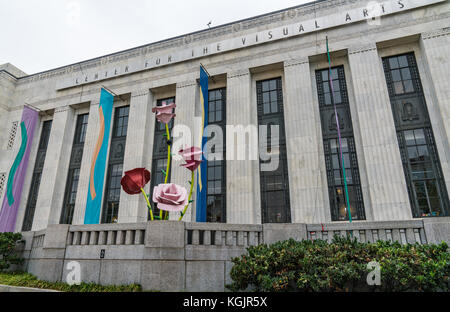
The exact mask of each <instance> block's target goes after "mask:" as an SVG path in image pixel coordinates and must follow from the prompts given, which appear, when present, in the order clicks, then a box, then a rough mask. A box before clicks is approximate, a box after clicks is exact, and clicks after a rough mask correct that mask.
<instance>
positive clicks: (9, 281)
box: [0, 272, 142, 292]
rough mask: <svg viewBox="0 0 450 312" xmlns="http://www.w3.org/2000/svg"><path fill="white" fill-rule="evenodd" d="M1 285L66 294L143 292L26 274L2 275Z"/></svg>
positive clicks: (134, 289)
mask: <svg viewBox="0 0 450 312" xmlns="http://www.w3.org/2000/svg"><path fill="white" fill-rule="evenodd" d="M0 284H2V285H8V286H18V287H31V288H39V289H53V290H59V291H65V292H141V291H142V288H141V286H140V285H127V286H101V285H97V284H93V283H90V284H87V283H81V285H72V286H70V285H69V284H66V283H61V282H56V283H52V282H45V281H40V280H38V279H37V278H36V277H35V276H33V275H31V274H29V273H24V272H12V273H0Z"/></svg>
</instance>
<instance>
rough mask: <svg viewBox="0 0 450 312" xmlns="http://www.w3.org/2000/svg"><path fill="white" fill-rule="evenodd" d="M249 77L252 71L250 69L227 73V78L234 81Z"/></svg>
mask: <svg viewBox="0 0 450 312" xmlns="http://www.w3.org/2000/svg"><path fill="white" fill-rule="evenodd" d="M247 75H250V70H249V69H248V68H247V69H239V70H235V71H232V72H229V73H227V78H228V79H232V78H238V77H242V76H247Z"/></svg>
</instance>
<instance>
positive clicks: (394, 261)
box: [227, 236, 450, 292]
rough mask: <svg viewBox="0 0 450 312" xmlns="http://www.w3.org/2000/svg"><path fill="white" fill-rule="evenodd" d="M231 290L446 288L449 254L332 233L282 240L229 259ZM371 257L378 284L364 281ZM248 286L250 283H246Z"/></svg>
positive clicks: (443, 249)
mask: <svg viewBox="0 0 450 312" xmlns="http://www.w3.org/2000/svg"><path fill="white" fill-rule="evenodd" d="M232 261H233V264H234V266H233V268H232V269H231V272H230V275H231V278H232V280H233V283H232V284H231V285H227V288H229V289H230V290H232V291H240V290H248V289H252V290H255V291H270V292H283V291H301V292H341V291H389V292H391V291H395V292H397V291H449V290H450V288H449V274H450V253H449V252H448V246H447V244H445V243H442V244H440V245H419V244H415V245H411V244H409V245H401V244H399V243H397V242H395V243H391V242H382V241H379V242H377V243H359V242H358V241H357V240H356V239H354V240H352V239H350V238H342V237H338V236H336V237H335V238H334V239H333V242H332V243H328V242H326V241H322V240H315V241H311V240H304V241H301V242H299V241H295V240H292V239H291V240H288V241H284V242H279V243H276V244H273V245H271V246H267V245H260V246H253V247H250V248H248V249H247V254H245V255H243V256H241V257H239V258H234V259H233V260H232ZM372 261H377V262H378V263H379V264H380V268H381V286H368V284H367V275H368V273H369V272H370V271H371V270H369V269H368V268H367V264H368V263H370V262H372ZM249 287H250V288H249Z"/></svg>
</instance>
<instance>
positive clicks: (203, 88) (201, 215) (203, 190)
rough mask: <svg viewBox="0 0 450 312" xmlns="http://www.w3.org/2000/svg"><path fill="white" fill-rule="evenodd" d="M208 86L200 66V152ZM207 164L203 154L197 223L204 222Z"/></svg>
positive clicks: (203, 141) (204, 127)
mask: <svg viewBox="0 0 450 312" xmlns="http://www.w3.org/2000/svg"><path fill="white" fill-rule="evenodd" d="M208 85H209V75H208V73H207V72H206V70H205V69H204V68H203V66H200V105H201V106H202V126H201V128H200V142H201V147H202V150H203V149H204V147H205V145H206V141H207V137H206V133H205V129H206V127H207V126H208V100H209V97H208ZM207 167H208V163H207V161H206V158H205V154H203V162H202V163H201V165H200V167H199V168H198V172H197V200H196V220H197V222H206V190H207V187H208V185H207V178H206V177H207V175H206V170H207Z"/></svg>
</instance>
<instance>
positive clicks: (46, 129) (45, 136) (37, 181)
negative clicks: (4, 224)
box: [22, 120, 52, 232]
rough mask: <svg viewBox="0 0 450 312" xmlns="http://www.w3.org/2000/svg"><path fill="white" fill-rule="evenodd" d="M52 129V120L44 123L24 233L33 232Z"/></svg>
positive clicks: (23, 228) (23, 227) (24, 223)
mask: <svg viewBox="0 0 450 312" xmlns="http://www.w3.org/2000/svg"><path fill="white" fill-rule="evenodd" d="M51 129H52V120H48V121H44V124H43V125H42V132H41V139H40V141H39V147H38V152H37V155H36V162H35V164H34V170H33V177H32V179H31V187H30V193H29V195H28V202H27V208H26V210H25V218H24V220H23V225H22V231H24V232H26V231H31V228H32V226H33V219H34V211H35V210H36V202H37V197H38V194H39V186H40V185H41V175H42V170H43V169H44V163H45V155H46V154H47V146H48V140H49V138H50V131H51Z"/></svg>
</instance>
